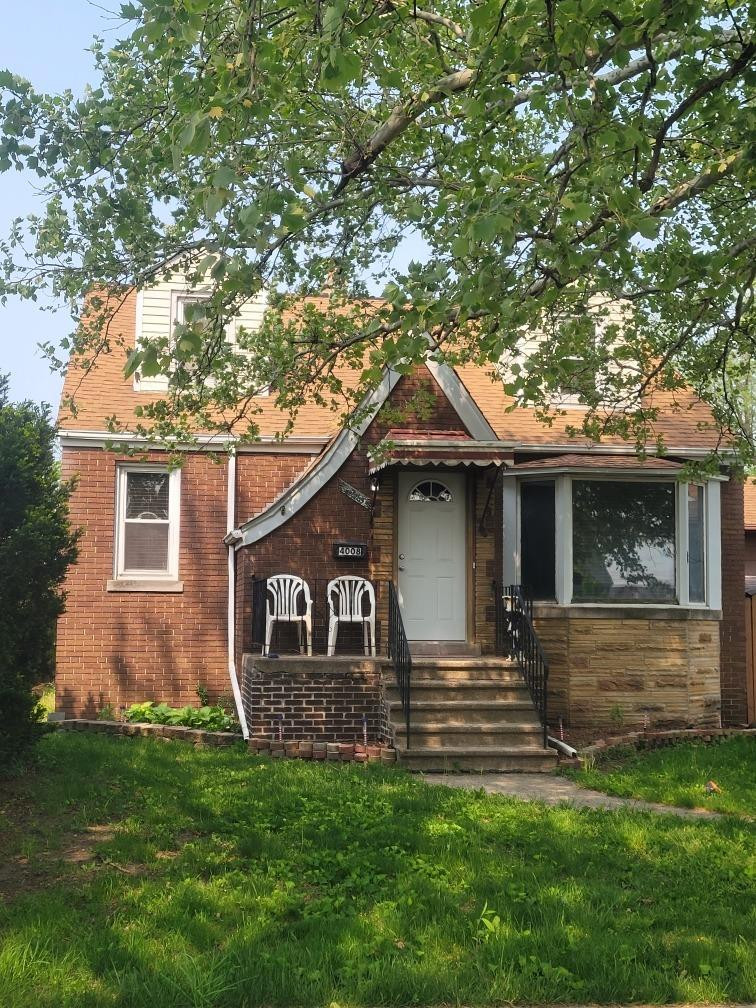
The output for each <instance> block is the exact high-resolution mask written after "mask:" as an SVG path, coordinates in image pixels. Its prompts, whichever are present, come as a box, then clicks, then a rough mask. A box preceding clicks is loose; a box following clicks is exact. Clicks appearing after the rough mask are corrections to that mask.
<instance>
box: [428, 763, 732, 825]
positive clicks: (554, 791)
mask: <svg viewBox="0 0 756 1008" xmlns="http://www.w3.org/2000/svg"><path fill="white" fill-rule="evenodd" d="M423 780H424V781H425V782H426V784H442V785H444V786H445V787H457V788H467V790H469V791H476V790H478V789H479V788H483V790H484V791H487V792H488V793H489V794H500V795H507V796H508V797H510V798H520V799H522V800H523V801H540V802H545V803H546V804H547V805H561V804H563V803H569V804H570V805H574V806H575V807H577V808H595V809H621V808H624V809H631V810H632V811H636V812H660V813H662V814H664V815H674V816H680V817H681V818H683V819H718V818H719V817H720V816H719V813H718V812H712V811H710V810H709V809H690V808H680V807H679V806H677V805H661V804H659V803H658V802H649V801H643V800H642V799H640V798H617V797H615V796H614V795H606V794H603V793H602V792H601V791H589V790H587V789H586V788H581V787H578V785H577V784H575V783H574V781H571V780H569V779H568V778H567V777H557V776H554V775H552V774H534V773H520V774H517V773H511V774H506V773H502V774H497V773H490V774H473V773H469V774H423Z"/></svg>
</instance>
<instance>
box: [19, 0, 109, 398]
mask: <svg viewBox="0 0 756 1008" xmlns="http://www.w3.org/2000/svg"><path fill="white" fill-rule="evenodd" d="M1 6H2V22H3V23H2V31H0V68H2V69H6V68H7V69H9V70H12V71H13V72H14V73H19V74H21V75H22V76H24V77H26V78H27V79H28V80H30V81H31V82H32V83H33V84H34V85H35V87H37V88H39V89H41V90H45V91H62V90H64V89H65V88H67V87H70V88H71V89H72V90H73V91H74V92H79V91H81V89H82V88H83V86H84V85H85V84H86V83H87V82H89V81H91V80H92V79H93V71H92V58H91V55H90V53H88V52H87V51H86V50H87V49H88V47H89V44H90V42H91V40H92V38H93V37H94V36H95V35H101V36H103V37H104V38H105V39H109V38H113V37H114V32H113V27H114V24H115V23H116V22H115V21H114V19H113V17H112V15H108V14H107V13H106V12H105V11H104V10H103V7H105V6H107V4H106V3H105V4H103V7H98V6H96V5H95V4H93V3H89V2H87V0H23V2H16V3H2V5H1ZM112 6H113V7H117V6H118V5H117V4H113V5H112ZM36 181H38V180H37V177H36V175H34V176H29V177H26V176H25V175H23V174H21V173H18V172H6V173H5V174H0V234H2V235H3V236H5V235H6V234H7V232H8V226H9V223H10V221H11V220H12V219H13V218H14V217H17V216H21V215H23V214H25V213H29V212H32V211H34V210H35V209H36V207H37V206H38V201H37V198H36V196H35V191H34V185H33V183H34V182H36ZM48 304H49V302H48ZM70 328H71V319H70V316H69V315H68V313H67V312H66V311H65V309H63V310H60V311H58V312H56V313H54V314H53V313H52V312H49V311H42V310H41V308H40V307H38V306H36V305H34V304H32V303H30V302H20V301H15V302H9V303H8V304H7V305H6V306H3V305H0V372H1V373H9V374H10V386H11V395H12V397H13V398H14V399H33V400H36V401H37V402H41V401H46V402H49V403H52V404H53V405H55V404H56V403H57V400H58V397H59V395H60V386H61V379H60V377H59V376H58V375H55V374H51V372H50V369H49V367H48V365H47V363H46V362H45V361H44V360H43V359H42V358H41V357H40V356H39V352H38V350H37V349H36V346H37V343H41V342H47V341H51V342H57V341H58V340H60V339H61V338H62V337H63V336H65V335H67V333H68V332H69V331H70Z"/></svg>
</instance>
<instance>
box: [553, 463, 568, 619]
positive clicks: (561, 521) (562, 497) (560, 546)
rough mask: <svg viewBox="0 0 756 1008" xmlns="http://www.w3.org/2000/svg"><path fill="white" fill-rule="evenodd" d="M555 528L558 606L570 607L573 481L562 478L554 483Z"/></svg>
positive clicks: (555, 579) (555, 581)
mask: <svg viewBox="0 0 756 1008" xmlns="http://www.w3.org/2000/svg"><path fill="white" fill-rule="evenodd" d="M554 482H555V486H554V510H555V512H556V513H555V515H554V528H555V536H554V542H555V551H556V557H555V561H556V574H555V578H554V585H555V587H556V600H557V605H569V602H570V600H571V599H572V481H571V480H570V479H568V478H567V477H566V476H560V477H559V478H558V479H557V480H555V481H554Z"/></svg>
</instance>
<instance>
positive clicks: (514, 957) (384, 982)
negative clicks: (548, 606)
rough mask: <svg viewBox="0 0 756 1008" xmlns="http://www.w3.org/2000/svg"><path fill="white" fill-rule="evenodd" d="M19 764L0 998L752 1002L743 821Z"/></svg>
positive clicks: (48, 1001) (310, 771)
mask: <svg viewBox="0 0 756 1008" xmlns="http://www.w3.org/2000/svg"><path fill="white" fill-rule="evenodd" d="M39 755H40V763H39V767H38V769H37V770H36V771H35V772H34V773H32V774H29V775H27V776H25V777H23V778H19V779H16V780H12V781H5V782H2V783H0V809H1V811H0V848H1V849H2V850H3V852H4V854H5V857H4V858H3V861H2V864H0V895H2V902H1V903H0V943H1V944H0V1004H3V1005H13V1006H14V1008H25V1006H30V1008H31V1006H34V1008H37V1006H55V1008H64V1006H72V1008H73V1006H76V1008H94V1006H97V1008H100V1006H113V1005H118V1006H124V1005H125V1006H135V1008H136V1006H139V1008H142V1006H144V1005H150V1008H167V1006H172V1008H185V1006H197V1008H199V1006H207V1008H210V1006H213V1008H216V1006H218V1008H223V1006H240V1005H249V1006H253V1005H266V1004H271V1005H308V1006H327V1005H329V1004H330V1003H331V1002H333V1001H335V1002H338V1003H339V1004H340V1005H342V1006H343V1008H346V1006H348V1005H360V1006H367V1005H405V1004H412V1003H416V1004H439V1003H441V1002H444V1003H452V1004H455V1003H456V1004H460V1003H461V1004H471V1005H472V1004H477V1005H485V1004H495V1003H499V1004H500V1003H501V1002H504V1001H514V1002H544V1001H563V1002H575V1001H595V1002H608V1001H622V1000H628V1001H629V1000H636V1001H653V1002H673V1001H678V1002H679V1001H702V1002H706V1001H709V1002H714V1001H727V1000H742V1001H748V1000H751V999H753V998H754V997H756V948H755V947H754V943H753V935H754V934H755V933H756V878H755V874H754V860H753V858H754V848H755V847H756V828H755V827H754V826H753V825H752V824H750V823H747V822H742V821H738V820H737V819H734V818H728V819H724V820H720V821H711V822H709V821H707V822H699V821H694V822H691V821H687V820H680V819H673V818H672V817H666V816H664V817H660V816H653V815H647V814H642V813H624V812H623V813H608V812H597V811H590V810H574V809H569V808H557V809H548V808H545V807H543V806H538V805H531V804H523V803H519V802H517V801H515V800H510V799H504V798H500V797H495V796H487V795H484V794H483V793H481V792H466V791H455V790H452V789H448V788H444V787H433V786H429V785H427V784H425V783H423V782H422V781H420V780H417V779H415V778H412V777H410V776H408V775H406V774H404V773H402V772H401V771H397V770H390V769H389V770H386V769H382V768H381V767H380V766H378V767H375V766H369V767H355V766H347V765H344V766H332V765H316V764H309V763H297V762H283V761H275V762H273V761H268V760H264V759H261V758H253V757H250V756H249V755H248V754H247V753H246V751H243V750H242V749H241V748H238V749H231V750H215V749H212V750H194V749H192V748H190V747H188V746H185V745H183V744H181V743H165V742H161V741H153V740H136V739H121V738H105V737H101V736H97V735H77V734H69V733H59V734H54V735H51V736H48V737H47V738H45V739H44V740H43V742H42V743H41V745H40V749H39ZM720 776H721V775H720Z"/></svg>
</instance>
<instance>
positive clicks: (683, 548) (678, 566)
mask: <svg viewBox="0 0 756 1008" xmlns="http://www.w3.org/2000/svg"><path fill="white" fill-rule="evenodd" d="M675 529H676V533H677V534H676V536H675V538H676V540H677V541H676V543H675V578H676V580H677V601H678V603H679V604H680V605H681V606H687V605H689V603H690V569H689V567H688V484H687V483H678V484H677V494H676V495H675Z"/></svg>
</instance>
